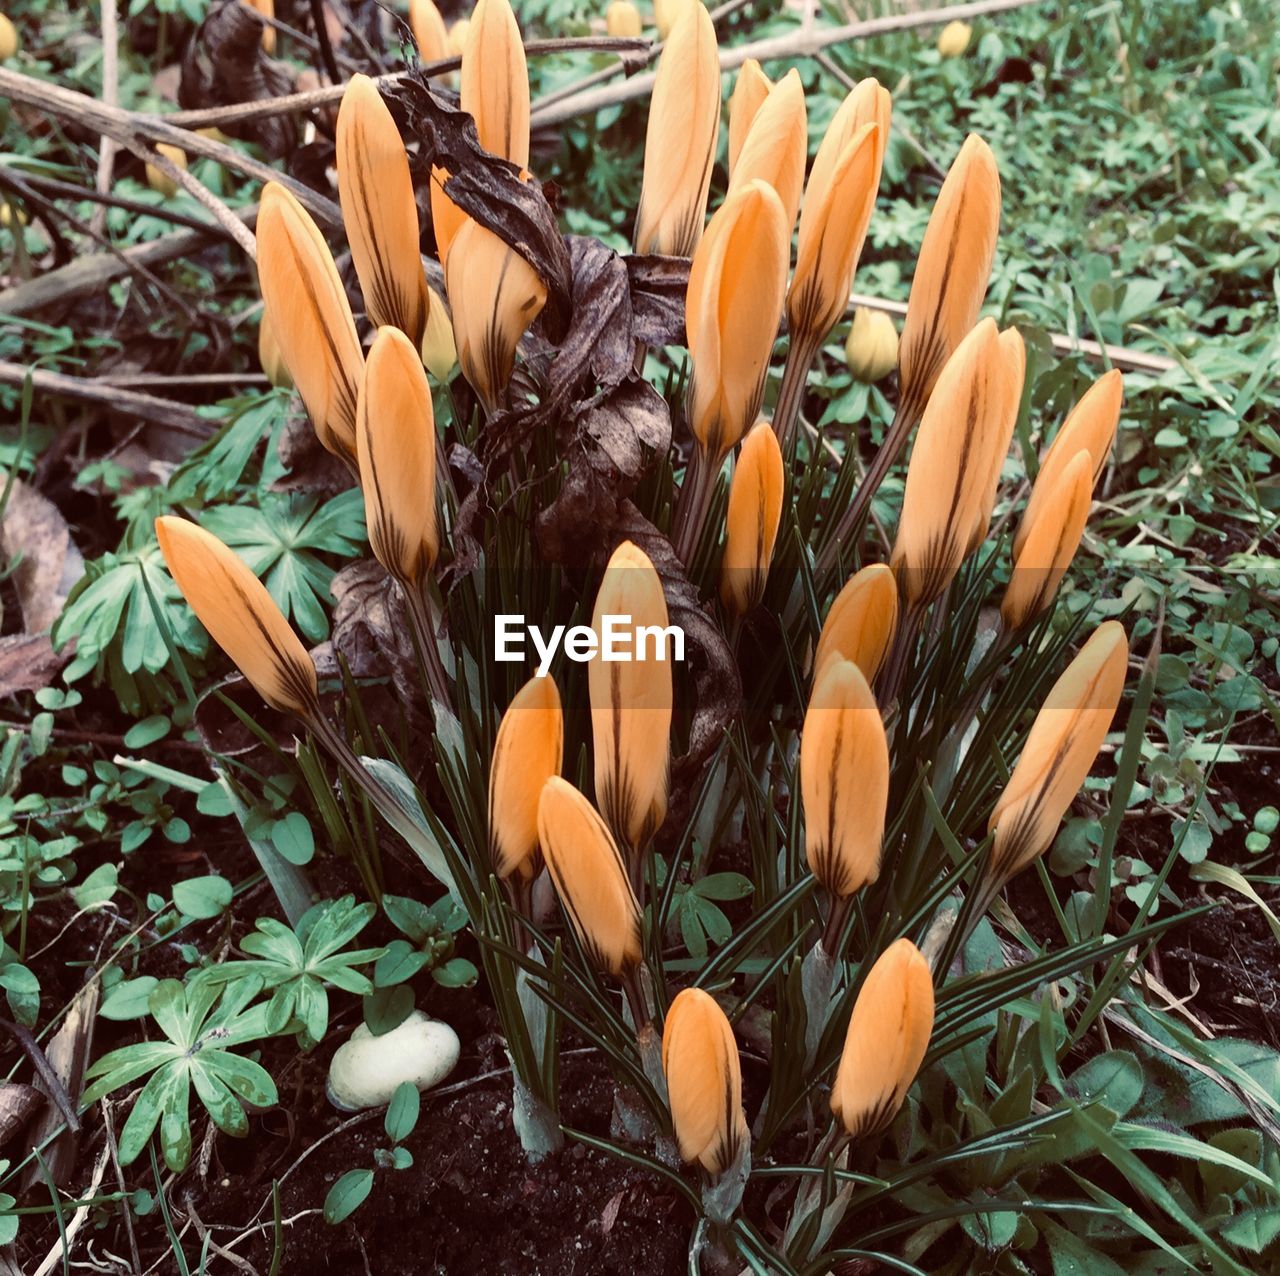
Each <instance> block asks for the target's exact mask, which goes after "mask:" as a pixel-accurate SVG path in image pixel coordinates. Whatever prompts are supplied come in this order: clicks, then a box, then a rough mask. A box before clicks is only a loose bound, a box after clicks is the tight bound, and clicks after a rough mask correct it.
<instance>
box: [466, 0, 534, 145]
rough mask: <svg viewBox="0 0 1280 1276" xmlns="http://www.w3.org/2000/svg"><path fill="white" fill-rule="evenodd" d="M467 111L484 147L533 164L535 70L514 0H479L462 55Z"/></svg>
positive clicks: (472, 15) (473, 13)
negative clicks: (526, 53) (528, 57)
mask: <svg viewBox="0 0 1280 1276" xmlns="http://www.w3.org/2000/svg"><path fill="white" fill-rule="evenodd" d="M461 104H462V109H463V110H464V111H466V112H468V114H470V115H471V116H472V117H473V118H474V119H475V122H476V135H477V136H478V137H479V138H480V145H481V146H483V147H484V148H485V150H486V151H492V152H493V154H494V155H501V156H502V158H503V159H507V160H510V161H511V162H512V163H513V164H516V165H518V166H519V167H520V168H525V167H526V166H527V165H528V163H529V111H530V106H529V68H528V65H527V63H526V62H525V56H524V43H523V42H522V41H521V39H520V27H519V25H518V24H517V22H516V15H515V14H514V13H512V11H511V5H510V3H509V0H479V3H478V4H477V5H476V7H475V9H474V11H473V12H472V14H471V25H470V26H469V27H468V28H467V43H466V47H465V49H464V50H463V53H462V87H461Z"/></svg>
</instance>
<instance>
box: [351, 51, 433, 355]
mask: <svg viewBox="0 0 1280 1276" xmlns="http://www.w3.org/2000/svg"><path fill="white" fill-rule="evenodd" d="M337 164H338V196H339V198H340V199H341V201H342V222H343V225H344V227H345V228H346V232H347V243H348V244H349V245H350V247H351V260H352V262H353V263H354V264H355V268H356V275H357V277H358V278H359V280H360V291H361V293H362V294H363V296H364V304H365V309H366V311H367V312H368V315H369V320H370V322H371V323H373V324H374V325H375V326H376V327H382V326H383V325H384V324H390V325H393V326H394V327H397V328H399V329H400V330H401V331H402V332H404V333H405V334H406V335H407V336H408V338H409V340H410V341H412V342H413V344H414V345H415V346H416V345H418V344H419V343H420V342H421V341H422V334H423V330H424V329H425V327H426V322H427V281H426V276H425V275H424V274H423V271H422V258H421V257H420V256H419V252H418V206H417V203H416V202H415V200H414V194H413V179H412V178H411V177H410V175H409V157H408V155H406V153H405V149H404V143H403V142H402V141H401V140H400V130H399V129H398V128H396V123H395V120H393V119H392V118H391V112H390V111H389V110H388V109H387V105H386V103H385V102H384V101H383V100H382V95H381V94H380V93H379V92H378V89H377V86H376V85H375V84H374V82H373V81H372V80H371V79H370V78H369V77H368V76H367V75H354V76H352V77H351V80H350V81H349V82H348V84H347V89H346V92H345V93H344V94H343V96H342V106H341V108H340V109H339V111H338V129H337Z"/></svg>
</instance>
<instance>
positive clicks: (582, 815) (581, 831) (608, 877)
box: [538, 775, 640, 975]
mask: <svg viewBox="0 0 1280 1276" xmlns="http://www.w3.org/2000/svg"><path fill="white" fill-rule="evenodd" d="M538 839H539V841H540V842H541V843H542V854H543V856H544V857H545V859H546V861H547V868H548V869H549V870H550V873H551V880H552V882H553V883H554V885H555V888H556V894H557V895H558V896H559V897H560V907H561V908H563V909H564V911H565V915H566V916H567V917H568V919H569V922H570V924H571V925H572V926H573V929H574V932H575V933H576V934H577V936H578V940H579V942H580V943H581V944H582V946H583V948H585V949H586V951H587V955H588V956H589V957H590V959H591V960H592V961H593V962H594V963H595V964H596V965H597V966H599V967H600V969H601V970H603V971H604V972H605V973H607V974H611V975H621V974H623V973H624V972H626V971H627V970H630V969H632V968H634V967H635V966H637V965H639V962H640V905H639V904H638V903H637V902H636V897H635V894H634V892H633V891H632V889H631V883H630V882H629V881H628V880H627V870H626V868H625V867H624V865H623V863H622V856H621V854H620V853H619V851H618V847H617V844H616V843H615V842H614V840H613V836H612V834H611V833H610V832H609V828H608V826H607V825H606V824H605V822H604V821H603V820H602V819H601V818H600V816H599V815H598V814H597V813H596V810H595V808H594V807H593V806H592V805H591V803H590V802H588V801H587V799H586V798H585V797H583V796H582V794H581V793H579V792H578V790H577V789H575V788H574V787H573V785H572V784H570V783H569V782H568V781H567V780H562V779H561V778H560V777H559V776H558V775H556V776H552V777H551V779H549V780H548V781H547V782H546V783H545V784H544V785H543V786H542V795H541V797H540V798H539V800H538Z"/></svg>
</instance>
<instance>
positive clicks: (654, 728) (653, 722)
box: [588, 541, 672, 851]
mask: <svg viewBox="0 0 1280 1276" xmlns="http://www.w3.org/2000/svg"><path fill="white" fill-rule="evenodd" d="M606 617H622V618H624V620H622V621H620V622H616V623H617V624H619V625H621V628H622V629H623V630H625V631H627V632H628V633H629V634H630V641H629V644H628V646H627V649H628V650H629V652H630V654H631V657H632V658H631V659H630V660H625V661H624V660H602V659H600V658H599V656H597V658H596V659H595V660H593V661H592V662H591V664H590V666H589V668H588V686H589V689H590V693H591V729H592V736H593V740H594V745H595V779H596V801H597V802H598V803H599V805H600V810H601V811H602V812H603V813H604V816H605V818H606V819H607V820H608V821H609V824H610V826H611V827H612V828H613V830H614V831H615V832H616V833H617V835H618V836H619V837H620V838H622V839H624V840H625V841H626V842H627V843H628V844H629V846H630V847H631V848H632V850H635V851H638V850H640V849H641V848H642V847H643V846H644V845H645V843H647V842H648V840H649V839H650V838H651V837H652V836H653V834H654V833H655V832H656V831H657V830H658V827H659V826H660V825H661V823H662V821H663V820H664V819H665V818H666V814H667V769H668V764H669V761H670V756H671V702H672V694H671V651H670V650H669V641H670V640H669V637H668V635H667V632H666V631H667V626H668V616H667V600H666V598H665V596H664V595H663V592H662V581H661V580H659V578H658V573H657V572H656V571H655V570H654V567H653V563H652V562H650V561H649V557H648V555H647V554H645V553H644V551H643V550H641V549H639V548H637V547H636V546H635V545H633V544H632V543H631V542H630V541H623V542H622V544H621V545H619V546H618V548H617V549H615V550H614V551H613V556H612V557H611V558H610V559H609V565H608V566H607V567H606V568H605V572H604V579H603V580H602V581H601V582H600V589H599V592H598V593H597V594H596V604H595V610H594V611H593V613H592V617H591V627H592V628H593V629H594V630H595V632H596V637H597V641H598V642H599V644H600V647H599V649H600V651H601V652H603V651H604V649H605V644H606V634H605V630H606ZM625 618H629V622H628V621H627V620H626V619H625ZM659 656H661V657H662V658H661V659H659V658H658V657H659Z"/></svg>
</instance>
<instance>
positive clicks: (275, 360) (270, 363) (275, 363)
mask: <svg viewBox="0 0 1280 1276" xmlns="http://www.w3.org/2000/svg"><path fill="white" fill-rule="evenodd" d="M258 363H259V364H260V365H261V366H262V371H263V372H264V373H266V377H267V380H268V381H270V382H271V384H272V385H273V386H275V387H276V389H277V390H292V389H293V378H292V377H291V376H290V375H289V369H288V368H286V367H285V366H284V356H283V355H282V354H281V353H280V343H279V341H277V340H276V330H275V328H274V327H273V326H272V323H271V320H270V319H269V318H268V317H267V308H266V307H265V306H263V308H262V316H261V318H259V320H258Z"/></svg>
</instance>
